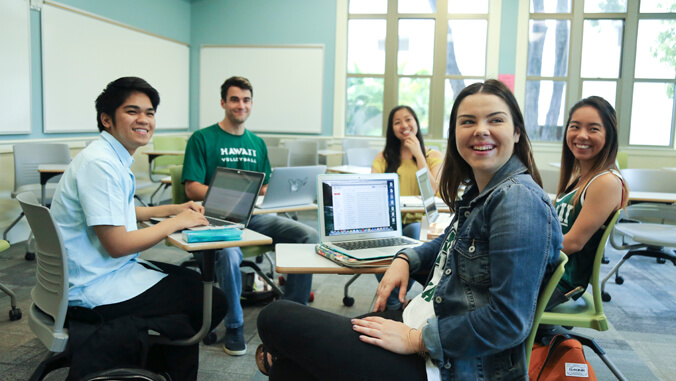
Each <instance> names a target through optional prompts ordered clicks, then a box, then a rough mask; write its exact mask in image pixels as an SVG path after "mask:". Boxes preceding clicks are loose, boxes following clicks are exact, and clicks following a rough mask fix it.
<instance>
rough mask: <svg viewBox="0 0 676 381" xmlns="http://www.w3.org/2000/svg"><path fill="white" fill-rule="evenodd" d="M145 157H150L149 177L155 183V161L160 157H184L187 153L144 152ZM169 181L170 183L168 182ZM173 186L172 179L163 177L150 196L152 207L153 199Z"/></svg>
mask: <svg viewBox="0 0 676 381" xmlns="http://www.w3.org/2000/svg"><path fill="white" fill-rule="evenodd" d="M141 153H142V154H144V155H148V176H149V177H150V181H152V182H156V181H153V160H155V159H156V158H158V157H160V156H183V155H185V151H144V152H141ZM167 180H168V181H167ZM170 185H171V177H163V178H162V179H161V180H160V186H159V187H157V189H155V191H154V192H153V194H152V195H150V205H151V206H152V205H154V203H153V198H154V197H155V195H156V194H157V193H158V192H159V191H160V190H161V189H162V188H164V189H166V188H168V187H169V186H170Z"/></svg>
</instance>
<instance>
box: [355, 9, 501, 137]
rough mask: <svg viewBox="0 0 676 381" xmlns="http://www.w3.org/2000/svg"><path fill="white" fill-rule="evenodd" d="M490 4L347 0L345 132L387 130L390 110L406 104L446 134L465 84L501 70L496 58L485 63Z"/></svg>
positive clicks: (430, 128)
mask: <svg viewBox="0 0 676 381" xmlns="http://www.w3.org/2000/svg"><path fill="white" fill-rule="evenodd" d="M489 5H490V4H489V0H475V1H471V2H470V1H464V0H393V1H386V0H349V3H348V7H347V11H348V20H347V36H348V38H347V68H346V72H347V73H346V90H345V92H346V107H345V118H346V119H345V125H346V127H345V134H346V135H362V136H384V133H385V128H386V126H387V116H388V114H389V110H391V109H392V108H394V107H395V106H396V105H398V104H405V105H409V106H411V107H412V108H413V109H414V110H415V111H416V113H417V115H418V119H419V121H420V128H421V130H422V132H423V134H424V135H426V136H427V137H431V138H442V137H446V136H447V129H448V128H447V126H448V116H449V114H450V110H451V107H452V105H453V100H454V99H455V96H456V95H457V94H458V93H459V92H460V90H462V89H463V88H464V87H465V86H467V85H468V84H471V83H473V82H476V81H482V80H485V79H486V78H488V77H489V76H492V77H496V76H497V63H496V64H495V68H494V69H493V68H492V67H491V68H488V67H487V62H489V61H490V60H487V56H488V53H487V50H488V40H489V35H490V33H489V28H490V26H491V23H490V17H489V14H490V12H489ZM496 29H497V28H496ZM468 31H471V33H468ZM496 40H497V39H496ZM494 61H495V62H497V54H496V56H495V57H494ZM442 83H443V86H441V85H440V84H442Z"/></svg>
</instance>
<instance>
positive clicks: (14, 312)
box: [9, 308, 21, 321]
mask: <svg viewBox="0 0 676 381" xmlns="http://www.w3.org/2000/svg"><path fill="white" fill-rule="evenodd" d="M19 319H21V309H20V308H12V309H11V310H9V320H10V321H15V320H19Z"/></svg>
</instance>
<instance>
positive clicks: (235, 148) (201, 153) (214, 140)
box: [181, 77, 319, 356]
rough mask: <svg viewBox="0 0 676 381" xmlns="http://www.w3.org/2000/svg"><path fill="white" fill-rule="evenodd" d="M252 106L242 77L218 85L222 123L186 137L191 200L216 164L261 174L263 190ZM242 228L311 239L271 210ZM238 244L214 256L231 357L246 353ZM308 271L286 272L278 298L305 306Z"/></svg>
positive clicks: (276, 238) (266, 168)
mask: <svg viewBox="0 0 676 381" xmlns="http://www.w3.org/2000/svg"><path fill="white" fill-rule="evenodd" d="M252 104H253V87H252V86H251V83H250V82H249V80H247V79H246V78H243V77H231V78H228V79H227V80H226V81H225V82H224V83H223V85H222V86H221V107H223V109H224V110H225V118H223V120H222V121H220V122H218V123H216V124H214V125H213V126H209V127H206V128H203V129H201V130H199V131H196V132H195V133H194V134H193V135H192V136H191V137H190V140H189V141H188V146H187V148H186V151H185V159H184V162H183V176H182V180H181V181H182V182H184V183H185V192H186V194H187V195H188V197H189V198H190V199H191V200H195V201H199V200H203V199H204V196H205V195H206V193H207V189H208V188H209V186H208V185H207V184H209V183H210V181H211V176H213V174H214V171H215V170H216V167H219V166H220V167H227V168H237V169H245V170H249V171H257V172H264V173H265V181H264V182H263V184H264V185H263V188H262V189H261V194H265V191H266V190H267V184H268V181H269V180H270V172H271V170H270V161H269V160H268V150H267V147H266V146H265V142H264V141H263V139H261V138H260V137H258V136H256V135H255V134H254V133H252V132H251V131H249V130H247V129H246V128H245V126H244V122H246V120H247V118H248V117H249V114H250V113H251V106H252ZM248 228H249V229H251V230H254V231H256V232H259V233H261V234H265V235H267V236H269V237H271V238H272V240H273V243H317V242H318V241H319V234H318V233H317V231H316V230H315V229H312V228H310V227H308V226H307V225H304V224H302V223H300V222H298V221H294V220H292V219H289V218H284V217H279V216H277V215H275V214H261V215H256V216H252V217H251V221H249V225H248ZM241 262H242V251H241V250H240V249H239V248H229V249H223V250H221V252H220V253H219V254H218V255H216V277H217V278H218V283H219V285H220V287H221V289H222V290H223V291H224V292H225V295H226V296H227V299H228V314H227V315H226V317H225V327H226V331H225V340H224V350H225V352H226V353H227V354H229V355H232V356H241V355H243V354H245V353H246V342H245V341H244V335H243V329H242V327H243V325H244V317H243V312H242V306H241V304H240V296H241V293H242V278H241V274H240V270H239V265H240V263H241ZM311 286H312V275H310V274H290V275H289V276H288V278H287V281H286V285H285V287H284V296H283V298H284V299H289V300H293V301H295V302H298V303H302V304H307V302H308V299H309V298H310V288H311Z"/></svg>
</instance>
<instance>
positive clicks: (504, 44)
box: [498, 0, 519, 74]
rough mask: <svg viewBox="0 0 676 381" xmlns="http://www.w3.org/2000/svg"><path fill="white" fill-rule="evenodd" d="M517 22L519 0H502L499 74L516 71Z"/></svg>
mask: <svg viewBox="0 0 676 381" xmlns="http://www.w3.org/2000/svg"><path fill="white" fill-rule="evenodd" d="M518 22H519V0H502V14H501V15H500V62H499V64H498V72H499V73H500V74H514V73H515V72H516V28H517V23H518Z"/></svg>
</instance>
